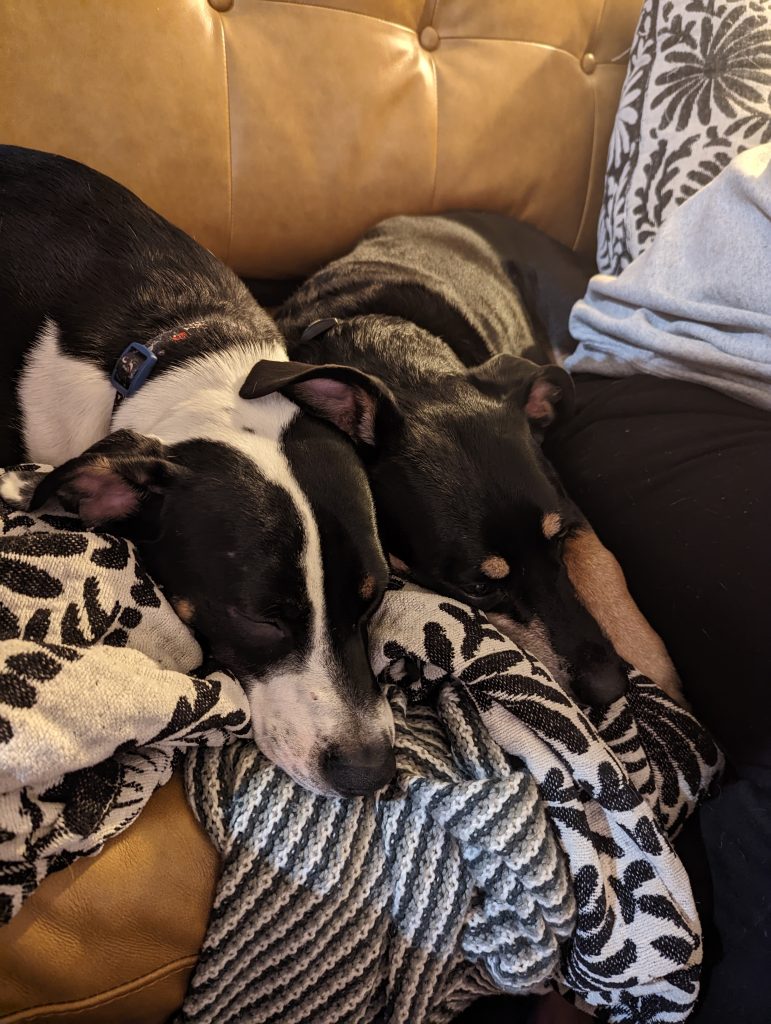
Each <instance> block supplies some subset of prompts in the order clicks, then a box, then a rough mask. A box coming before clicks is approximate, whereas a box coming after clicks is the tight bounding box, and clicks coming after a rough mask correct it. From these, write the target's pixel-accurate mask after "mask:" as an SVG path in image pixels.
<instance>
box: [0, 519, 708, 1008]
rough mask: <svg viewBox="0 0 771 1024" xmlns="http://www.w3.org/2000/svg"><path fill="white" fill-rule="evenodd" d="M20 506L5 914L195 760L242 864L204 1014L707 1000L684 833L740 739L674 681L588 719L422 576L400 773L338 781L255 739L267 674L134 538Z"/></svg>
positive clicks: (399, 712)
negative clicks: (192, 627) (249, 682)
mask: <svg viewBox="0 0 771 1024" xmlns="http://www.w3.org/2000/svg"><path fill="white" fill-rule="evenodd" d="M0 512H2V515H0V528H1V530H2V533H0V911H1V912H2V914H3V917H4V919H8V918H9V917H10V916H11V915H12V914H13V913H15V912H16V910H18V909H19V907H20V906H21V904H22V902H23V900H24V898H25V897H26V896H28V895H29V894H30V893H31V892H33V891H34V889H35V887H36V885H37V884H38V882H39V881H40V880H41V879H42V878H43V877H45V875H46V874H47V873H48V872H50V871H53V870H57V869H59V868H61V867H63V866H65V865H66V864H69V863H71V862H72V860H73V859H74V858H76V857H78V856H82V855H85V854H91V853H94V852H96V851H97V850H98V849H99V848H100V847H101V845H102V844H103V843H104V841H105V840H106V839H108V838H109V837H110V836H112V835H114V834H116V832H118V831H120V830H121V829H123V828H126V827H127V826H128V825H130V823H131V822H132V821H133V820H134V819H135V818H136V816H137V814H138V813H139V812H140V811H141V809H142V807H143V806H144V805H145V803H146V802H147V800H148V799H149V796H150V795H151V794H152V792H153V791H154V789H155V788H156V787H157V786H159V785H162V784H163V783H164V782H165V781H166V780H167V779H168V777H169V774H170V772H171V770H172V768H173V766H174V764H175V763H177V762H178V761H179V760H180V758H182V759H183V760H184V766H185V773H186V780H187V786H188V792H189V795H190V798H191V802H192V803H193V806H194V808H195V810H196V813H197V814H198V816H199V818H200V819H201V821H202V822H203V824H204V826H205V827H206V828H207V830H208V832H209V834H210V835H211V837H212V839H213V841H214V842H215V843H216V845H217V846H218V848H219V849H220V850H221V851H222V854H223V872H222V877H221V879H220V883H219V886H218V890H217V895H216V900H215V905H214V909H213V912H212V917H211V921H210V925H209V930H208V933H207V936H206V939H205V942H204V947H203V950H202V953H201V958H200V961H199V964H198V967H197V969H196V972H195V974H194V977H193V980H192V983H191V986H190V989H189V992H188V995H187V998H186V1001H185V1005H184V1008H183V1011H182V1013H181V1016H180V1020H182V1021H201V1022H202V1021H212V1022H217V1024H225V1022H227V1021H254V1022H267V1021H275V1022H276V1024H278V1022H279V1021H280V1022H281V1024H290V1022H292V1021H298V1022H299V1021H303V1022H308V1024H310V1022H313V1024H321V1022H330V1024H331V1022H354V1021H355V1022H373V1024H374V1022H409V1024H422V1022H433V1021H446V1020H450V1019H451V1018H452V1016H453V1015H454V1014H455V1013H456V1012H458V1011H459V1010H460V1009H462V1008H463V1007H464V1006H465V1005H467V1004H468V1003H469V1002H470V1001H471V1000H472V999H473V998H475V997H476V996H477V995H479V994H482V993H490V992H495V991H507V992H513V993H521V992H527V991H534V990H539V989H541V988H543V987H544V986H546V985H556V986H557V987H559V988H560V989H562V990H565V991H569V992H572V993H575V994H576V995H577V996H579V997H581V998H582V999H583V1000H585V1001H586V1002H587V1003H588V1004H590V1005H592V1006H593V1007H595V1008H597V1009H598V1011H599V1014H600V1015H601V1016H602V1017H604V1019H608V1020H612V1021H641V1020H645V1021H651V1022H655V1021H662V1022H663V1021H680V1020H684V1019H685V1018H686V1017H687V1016H688V1013H689V1011H690V1009H691V1008H692V1006H693V1003H694V1001H695V998H696V995H697V992H698V976H699V965H700V961H701V932H700V926H699V921H698V917H697V915H696V911H695V907H694V903H693V898H692V895H691V891H690V887H689V884H688V880H687V878H686V876H685V873H684V870H683V867H682V865H681V864H680V862H679V861H678V859H677V857H676V856H675V854H674V852H673V850H672V847H671V845H670V842H669V838H670V837H671V836H672V835H673V834H674V833H675V832H676V830H677V828H678V827H679V826H680V824H681V823H682V822H683V821H684V819H685V818H686V817H687V815H688V814H689V813H690V812H691V811H692V810H693V809H694V807H695V806H696V804H697V803H698V801H699V800H700V799H701V798H702V797H703V796H704V795H705V793H706V792H707V790H708V789H709V787H710V785H711V783H712V781H713V780H714V779H715V778H716V777H717V775H718V773H719V771H720V768H721V758H720V754H719V752H718V751H717V749H716V748H715V746H714V744H713V743H712V742H711V740H710V739H709V738H708V737H707V736H706V734H705V733H704V732H703V730H702V729H701V728H700V726H699V725H698V724H697V723H696V721H695V720H694V719H693V718H692V716H691V715H690V714H689V713H688V712H686V711H684V710H682V709H680V708H678V707H677V706H676V705H674V704H673V703H672V702H671V700H669V698H667V697H666V696H665V695H664V694H662V693H661V692H660V691H659V690H658V689H657V688H656V687H655V686H653V685H652V684H651V683H650V682H648V681H647V680H645V679H643V678H641V677H640V676H638V675H636V674H635V673H634V671H633V670H630V677H631V685H630V690H629V693H628V695H627V697H625V698H623V699H622V700H620V701H619V702H617V703H616V704H615V705H613V706H612V707H610V708H609V709H607V710H606V711H604V712H603V713H601V714H600V713H594V712H593V713H586V712H584V711H582V710H581V709H579V708H578V707H577V706H576V705H575V704H574V703H573V702H572V700H571V699H570V698H569V697H567V696H566V695H565V694H564V692H563V691H562V690H561V689H560V688H559V687H558V686H557V685H556V684H555V683H554V682H553V680H552V679H551V678H550V677H549V675H548V673H547V672H546V670H545V669H544V668H543V667H542V666H541V665H540V664H539V663H538V662H537V661H536V660H535V659H534V658H532V657H531V656H530V655H528V654H527V653H526V652H524V651H522V650H520V649H519V648H517V647H516V646H515V645H514V644H513V643H511V641H509V640H507V639H506V638H504V637H503V636H502V635H501V634H499V633H498V632H497V631H496V630H495V629H494V628H493V627H492V626H491V625H490V624H489V623H488V622H487V621H486V620H485V619H484V617H483V616H482V615H480V614H479V613H477V612H474V611H471V610H470V609H468V608H466V607H464V606H463V605H460V604H458V603H456V602H453V601H447V600H444V599H442V598H440V597H437V596H436V595H434V594H430V593H427V592H425V591H422V590H420V589H418V588H416V587H412V586H408V585H404V584H402V583H401V582H400V581H394V584H393V588H394V589H392V590H391V591H390V592H389V593H388V594H387V596H386V599H385V601H384V603H383V606H382V608H381V610H380V611H379V613H378V615H377V616H376V618H375V620H374V621H373V623H372V627H371V630H370V637H371V657H372V662H373V666H374V668H375V670H376V672H377V673H378V674H379V676H380V677H381V679H382V681H383V684H384V685H385V686H387V687H388V692H389V694H390V699H391V704H392V707H393V710H394V716H395V719H396V727H397V733H396V753H397V765H398V771H397V777H396V779H395V781H394V783H393V784H392V785H391V786H390V787H389V788H388V790H386V791H385V792H384V793H383V794H381V795H380V796H379V797H378V798H377V799H363V798H362V799H357V800H337V799H328V798H323V797H319V796H316V795H313V794H310V793H308V792H306V791H304V790H302V789H300V788H299V787H298V786H296V785H295V783H293V782H292V781H291V780H290V779H289V778H288V777H287V776H286V775H285V774H284V773H283V772H282V771H281V770H280V769H278V768H276V767H275V766H274V765H272V764H270V763H269V762H267V761H266V760H265V759H264V758H263V757H262V756H261V755H260V753H259V752H258V751H257V749H256V748H255V746H254V745H253V743H251V742H248V741H247V740H246V739H245V737H246V736H247V735H248V731H249V723H248V718H247V705H246V701H245V698H244V695H243V693H242V692H241V690H240V688H239V687H238V685H237V684H236V682H235V681H234V680H233V679H232V678H231V677H230V676H228V675H227V673H224V672H221V671H217V670H216V669H215V668H214V667H209V668H206V669H204V668H202V667H201V666H200V659H201V652H200V649H199V648H198V645H197V644H196V642H195V640H194V638H193V636H192V635H191V634H190V632H189V631H188V630H187V627H186V626H185V625H184V624H183V623H181V622H180V621H179V620H178V619H177V618H176V616H175V615H174V613H173V610H172V609H171V607H170V606H169V605H168V604H167V603H166V601H165V599H164V597H163V595H162V594H161V593H160V592H159V591H158V589H157V588H156V587H155V585H154V584H153V582H152V581H151V580H150V579H149V578H148V577H147V576H146V575H145V574H144V572H143V571H142V569H141V566H140V565H139V564H138V563H137V561H136V559H135V556H134V552H133V549H132V548H131V546H130V545H129V544H127V543H126V542H125V541H123V540H120V539H117V538H114V537H109V536H105V535H100V534H97V533H94V532H92V531H87V530H85V529H84V528H83V526H82V525H81V524H80V523H79V522H78V520H77V519H75V518H74V517H72V516H69V515H66V514H64V513H62V511H61V510H59V509H51V508H46V509H45V510H44V511H43V512H41V513H35V514H30V513H26V512H22V511H14V510H12V509H9V508H8V507H5V508H0Z"/></svg>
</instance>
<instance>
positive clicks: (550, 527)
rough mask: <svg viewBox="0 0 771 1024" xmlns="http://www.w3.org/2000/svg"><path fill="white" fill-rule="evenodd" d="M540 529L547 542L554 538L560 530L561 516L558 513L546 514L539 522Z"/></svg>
mask: <svg viewBox="0 0 771 1024" xmlns="http://www.w3.org/2000/svg"><path fill="white" fill-rule="evenodd" d="M541 529H542V530H543V535H544V537H545V538H546V539H547V540H551V539H552V538H553V537H556V536H557V534H558V533H559V532H560V530H561V529H562V516H560V514H559V512H547V513H546V514H545V515H544V517H543V519H542V520H541Z"/></svg>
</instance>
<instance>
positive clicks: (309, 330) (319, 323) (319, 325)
mask: <svg viewBox="0 0 771 1024" xmlns="http://www.w3.org/2000/svg"><path fill="white" fill-rule="evenodd" d="M339 323H340V321H339V320H338V319H337V317H336V316H325V317H323V318H322V319H321V320H314V321H313V323H312V324H308V326H307V327H306V328H305V330H304V331H303V332H302V334H301V335H300V341H313V339H314V338H318V336H319V335H320V334H325V333H326V332H327V331H330V330H332V328H333V327H337V325H338V324H339Z"/></svg>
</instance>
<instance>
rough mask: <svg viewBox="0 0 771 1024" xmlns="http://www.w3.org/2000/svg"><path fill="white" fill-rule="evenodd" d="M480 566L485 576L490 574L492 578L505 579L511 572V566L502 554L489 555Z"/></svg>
mask: <svg viewBox="0 0 771 1024" xmlns="http://www.w3.org/2000/svg"><path fill="white" fill-rule="evenodd" d="M479 568H480V569H481V570H482V572H483V573H484V574H485V576H489V578H490V579H491V580H502V579H505V578H506V576H508V575H509V573H510V572H511V566H510V565H509V563H508V562H507V561H506V559H505V558H501V556H500V555H488V556H487V558H486V559H485V560H484V562H482V564H481V565H480V566H479Z"/></svg>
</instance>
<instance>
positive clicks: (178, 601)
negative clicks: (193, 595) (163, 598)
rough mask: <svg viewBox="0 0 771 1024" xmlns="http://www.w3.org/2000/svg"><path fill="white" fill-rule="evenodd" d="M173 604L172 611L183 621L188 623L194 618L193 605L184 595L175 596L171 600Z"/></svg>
mask: <svg viewBox="0 0 771 1024" xmlns="http://www.w3.org/2000/svg"><path fill="white" fill-rule="evenodd" d="M171 603H172V604H173V605H174V611H175V612H176V613H177V615H178V616H179V617H180V619H182V621H183V622H187V623H190V622H192V621H193V619H194V618H195V605H194V604H193V603H192V602H191V601H188V599H187V598H186V597H175V598H174V600H173V601H172V602H171Z"/></svg>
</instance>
